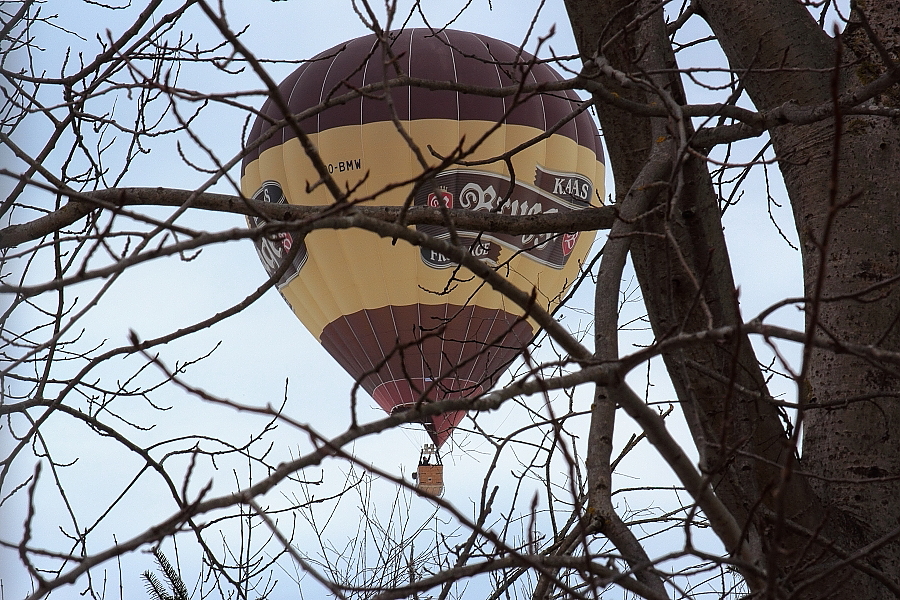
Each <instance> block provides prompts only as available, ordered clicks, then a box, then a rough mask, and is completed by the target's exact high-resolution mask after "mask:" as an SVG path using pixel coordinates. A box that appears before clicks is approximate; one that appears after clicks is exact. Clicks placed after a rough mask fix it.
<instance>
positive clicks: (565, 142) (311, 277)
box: [242, 120, 604, 337]
mask: <svg viewBox="0 0 900 600" xmlns="http://www.w3.org/2000/svg"><path fill="white" fill-rule="evenodd" d="M493 126H494V124H492V123H486V122H469V121H466V122H457V121H446V120H423V121H417V122H415V123H413V124H411V126H410V127H409V132H410V135H411V137H412V138H413V140H414V141H415V142H416V143H418V144H419V145H420V147H421V148H423V149H425V148H426V146H427V145H431V147H432V148H434V149H435V150H436V151H438V152H441V150H443V151H444V152H447V153H449V152H452V151H453V150H454V149H455V148H456V147H457V146H458V145H459V142H460V137H459V136H465V138H464V139H465V140H466V141H467V142H468V141H469V140H473V141H474V140H477V139H479V138H480V137H481V136H482V135H483V134H484V132H485V131H487V130H488V129H489V128H491V127H493ZM540 133H541V132H540V131H539V130H536V129H535V128H531V127H525V126H515V125H501V126H500V127H499V128H497V130H496V131H494V132H493V133H492V135H491V136H489V137H488V138H487V140H486V143H484V144H482V145H481V146H480V147H479V148H478V150H477V152H475V153H473V154H472V156H470V157H468V160H477V159H479V158H484V157H488V156H490V157H493V156H496V155H497V154H499V153H501V152H503V151H504V149H505V148H507V147H509V148H511V147H515V146H518V145H520V144H524V143H526V142H529V141H531V140H533V139H534V138H535V137H536V136H537V135H539V134H540ZM310 137H311V139H312V141H313V142H314V143H316V144H317V146H318V147H319V148H320V155H321V157H322V159H323V161H324V162H325V164H326V165H327V166H328V169H329V171H330V172H331V174H332V176H333V177H334V179H335V181H336V182H337V183H338V185H339V186H341V187H342V188H344V189H346V188H347V187H351V188H352V187H355V186H357V185H358V184H359V182H360V181H361V180H363V178H364V177H367V179H365V183H364V185H362V186H360V187H359V189H358V190H357V192H356V193H355V194H354V196H353V197H352V198H351V200H353V199H357V198H363V197H366V196H369V195H373V194H376V193H377V192H379V191H381V190H382V189H383V188H384V187H385V186H387V185H388V184H392V183H395V182H397V181H406V180H412V179H414V178H415V177H416V176H418V175H420V174H421V172H422V170H421V168H420V167H419V164H418V161H416V160H415V158H414V156H413V152H412V150H411V149H409V147H408V146H407V145H406V144H405V143H404V142H403V140H402V138H400V135H399V133H398V132H397V130H396V128H395V126H394V124H393V123H390V122H387V123H385V122H376V123H369V124H366V125H365V126H362V127H359V126H357V127H340V128H335V129H332V130H328V131H325V132H323V133H320V134H314V135H312V136H310ZM398 142H399V143H398ZM467 145H468V144H467ZM425 156H426V159H427V160H428V161H429V162H430V163H431V164H436V163H438V160H439V159H437V158H435V157H433V156H431V154H430V153H427V150H426V154H425ZM513 165H514V169H515V175H516V188H515V189H514V190H513V193H512V194H510V200H509V201H508V202H507V204H506V205H504V207H503V208H501V209H500V210H501V212H508V213H510V214H527V212H528V211H529V210H530V211H535V210H538V211H540V210H542V209H544V210H547V206H550V205H552V204H553V203H552V202H550V203H548V202H547V201H546V198H548V197H554V192H555V193H556V194H555V195H556V196H559V195H560V194H562V193H563V192H565V190H566V189H567V187H566V186H567V185H568V188H569V189H570V190H571V188H572V182H573V181H581V182H582V186H583V185H584V182H587V183H588V184H589V185H590V187H591V189H592V193H591V195H590V196H589V197H585V198H583V200H587V201H589V202H591V203H592V204H594V205H596V204H598V203H599V202H598V193H594V192H593V190H602V182H603V179H602V177H603V168H604V167H603V164H602V163H600V162H599V161H597V159H596V156H594V154H593V153H592V152H591V151H589V150H588V149H586V148H584V147H583V146H580V145H578V144H576V143H575V142H574V141H573V140H571V139H569V138H567V137H563V136H550V137H549V138H548V139H545V140H542V141H540V142H538V143H535V144H533V145H532V146H530V147H527V148H525V149H523V150H522V151H521V152H520V153H519V154H517V155H516V156H515V157H514V158H513ZM572 165H578V166H579V167H580V166H581V165H585V166H586V168H584V169H583V170H581V169H579V171H577V172H573V171H572ZM448 172H450V175H448V176H452V177H453V178H455V180H456V181H459V180H460V179H461V178H462V179H466V178H467V176H468V175H469V174H471V177H476V176H477V178H479V182H480V183H473V182H469V183H467V184H466V185H464V186H461V190H467V193H468V195H469V196H470V197H471V198H472V199H470V201H469V204H468V205H465V206H464V205H462V204H455V205H454V207H463V208H475V209H479V210H486V209H490V208H491V206H493V208H494V209H496V208H497V206H496V205H497V204H498V203H499V202H500V201H501V200H502V198H503V195H502V194H501V192H500V186H501V185H507V186H508V172H507V169H506V167H505V164H504V163H503V162H502V161H500V162H494V163H491V164H487V165H481V166H478V167H477V168H459V167H456V168H453V169H448ZM541 174H542V175H543V177H544V179H545V180H546V181H544V183H543V184H542V186H541V185H536V184H538V183H540V182H536V181H535V180H536V177H537V176H538V175H541ZM317 177H318V174H317V173H316V171H315V170H314V169H313V166H312V162H311V161H310V160H309V159H308V158H307V157H306V156H305V154H304V152H303V150H302V148H301V147H300V144H299V142H298V141H297V140H296V139H292V140H288V141H287V142H285V143H283V144H282V145H281V146H277V147H274V148H270V149H268V150H266V151H265V152H263V153H262V154H261V156H260V157H259V158H258V159H257V160H256V161H254V162H253V163H252V164H251V165H248V168H247V169H246V170H245V175H244V178H243V180H242V186H243V188H244V193H245V194H248V195H252V194H253V193H254V192H256V190H257V189H259V187H260V186H261V185H262V183H263V182H265V181H269V180H274V181H278V182H280V183H281V184H282V186H283V188H284V194H285V196H286V199H287V201H288V202H290V203H292V204H301V205H312V206H321V205H328V204H331V203H332V202H333V198H331V197H330V195H329V194H328V192H327V190H326V188H325V187H324V186H318V187H317V188H316V189H315V190H313V192H312V193H307V192H306V189H307V186H308V185H309V184H311V183H312V182H315V181H316V180H317ZM442 177H443V174H442V175H439V176H438V181H439V182H441V178H442ZM471 177H469V178H471ZM543 188H547V189H543ZM554 188H555V189H554ZM576 188H577V185H576ZM412 189H413V188H412V186H411V185H406V186H403V187H401V188H397V189H394V190H391V191H388V192H385V193H382V194H380V195H378V197H377V198H376V199H375V200H374V201H371V202H370V204H377V205H388V206H400V205H402V204H403V203H404V202H405V201H407V199H408V195H409V194H410V193H411V192H412ZM461 190H456V191H457V192H459V191H461ZM473 190H475V191H474V192H473ZM579 191H583V190H579ZM440 193H443V192H439V194H440ZM428 194H429V192H428V191H427V190H422V191H420V194H419V195H420V196H423V195H424V196H427V195H428ZM523 194H524V195H526V196H527V197H528V198H529V199H530V200H528V199H526V200H521V199H519V198H518V196H519V195H523ZM600 194H602V192H600ZM451 195H453V194H451ZM535 198H537V199H538V200H541V199H542V198H543V200H541V202H543V205H539V203H538V202H537V201H535ZM578 199H579V200H582V199H581V198H578ZM457 201H458V202H460V203H461V202H464V201H465V198H464V197H462V196H461V197H460V198H459V199H458V200H457ZM555 201H556V205H553V206H551V208H549V210H560V209H561V208H562V205H564V204H566V202H564V201H562V200H559V198H556V200H555ZM491 203H493V205H492V204H491ZM571 204H572V202H568V205H571ZM557 205H559V206H557ZM530 214H534V213H533V212H532V213H530ZM520 237H521V236H520ZM524 237H525V238H527V237H528V236H524ZM557 237H558V236H557ZM592 237H593V236H590V235H580V236H578V238H577V241H575V242H574V247H573V248H571V249H570V250H569V253H568V254H567V256H566V258H565V261H564V263H563V262H560V261H558V260H557V263H559V264H554V265H548V264H547V262H546V261H544V262H541V261H540V260H535V259H534V257H532V256H529V255H528V254H520V255H518V256H516V257H515V258H513V255H514V254H516V253H520V252H521V248H522V247H523V244H524V245H525V246H528V245H529V244H531V245H534V244H536V243H537V242H538V241H539V240H537V239H523V240H522V241H520V242H518V243H517V242H515V241H511V240H495V241H493V242H489V243H488V244H487V245H489V246H490V247H491V250H490V252H491V253H492V255H491V256H487V257H486V259H487V260H488V261H489V262H491V263H493V264H498V265H504V264H506V263H507V262H509V264H510V268H509V270H508V275H507V276H508V279H509V280H510V281H511V282H512V283H514V284H515V285H517V286H519V287H521V288H523V289H525V290H530V289H531V288H532V287H537V288H538V291H539V298H542V299H543V300H542V304H543V305H544V307H545V308H546V307H547V306H548V304H549V302H550V300H552V299H553V298H556V297H558V296H559V295H560V294H561V292H562V291H563V290H564V288H565V287H566V286H567V285H568V284H570V283H571V282H572V281H573V280H574V278H575V277H576V276H577V273H578V267H579V263H580V262H581V261H582V260H583V258H584V256H585V254H586V253H587V251H588V249H589V246H590V243H591V241H592V240H591V238H592ZM469 239H470V240H472V239H474V237H473V236H470V237H469ZM306 245H307V248H308V251H309V259H308V260H307V263H306V264H305V265H304V267H303V268H302V269H301V270H300V273H299V275H298V277H296V278H295V279H294V280H292V281H291V282H289V283H288V284H287V286H285V287H284V288H283V289H282V293H283V294H284V296H285V298H286V299H287V300H288V302H289V303H290V304H291V306H292V307H293V308H294V311H295V313H296V314H297V316H298V317H299V318H300V319H301V321H302V322H303V323H304V325H306V326H307V327H308V328H309V330H310V331H311V332H312V333H313V334H314V335H316V337H319V335H320V334H321V331H322V329H323V328H324V327H325V326H326V325H327V324H328V323H330V322H332V321H333V320H334V319H336V318H338V317H339V316H341V315H345V314H350V313H352V312H356V311H358V310H363V309H370V308H378V307H382V306H386V305H392V306H406V305H412V304H441V303H450V304H455V305H460V306H462V305H465V304H467V303H472V302H474V303H475V304H477V305H479V306H483V307H485V308H489V309H499V308H502V309H505V310H508V311H509V312H513V313H515V314H521V310H519V309H514V308H513V307H511V306H510V305H509V304H510V303H509V302H508V301H506V300H505V299H504V298H503V297H502V296H500V295H499V294H497V293H496V292H494V291H493V290H491V289H490V288H487V287H484V286H482V288H481V289H480V290H477V288H478V286H479V285H480V281H479V280H477V278H473V275H472V274H471V273H469V272H468V271H467V270H465V269H463V270H461V271H460V272H459V273H458V274H457V277H456V278H455V279H457V280H462V281H454V282H450V281H449V280H450V278H451V276H452V274H453V273H454V268H453V267H452V266H450V265H440V268H435V267H434V265H433V264H432V265H430V266H429V265H428V264H426V263H425V262H424V260H423V251H422V250H420V249H419V248H415V247H412V246H410V245H409V244H406V243H404V242H402V241H399V242H398V243H397V244H395V245H394V244H391V240H389V239H384V238H380V237H379V236H377V235H375V234H372V233H369V232H365V231H359V230H337V231H335V230H317V231H314V232H312V233H310V234H309V235H308V236H307V238H306ZM500 272H501V273H504V274H506V271H505V270H503V269H501V271H500ZM448 286H449V288H450V291H449V293H446V294H442V295H439V294H438V293H437V292H442V291H444V290H445V288H448ZM476 290H477V291H476ZM473 294H475V295H474V296H473Z"/></svg>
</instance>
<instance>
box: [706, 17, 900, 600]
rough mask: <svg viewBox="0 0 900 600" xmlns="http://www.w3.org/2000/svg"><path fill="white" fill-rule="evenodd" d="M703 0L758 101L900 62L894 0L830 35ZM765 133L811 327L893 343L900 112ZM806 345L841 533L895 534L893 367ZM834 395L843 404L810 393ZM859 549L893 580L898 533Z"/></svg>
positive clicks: (830, 498) (813, 445)
mask: <svg viewBox="0 0 900 600" xmlns="http://www.w3.org/2000/svg"><path fill="white" fill-rule="evenodd" d="M770 5H771V6H770ZM863 6H864V8H865V13H863V12H862V11H861V10H860V7H863ZM702 7H703V11H704V14H705V17H706V19H707V21H708V22H709V24H710V26H711V27H712V28H713V31H714V32H715V33H716V36H717V37H718V38H719V40H720V41H721V43H722V47H723V48H724V50H725V52H726V54H727V55H728V57H729V60H730V61H731V63H732V66H733V67H735V68H738V69H750V72H749V73H748V76H747V77H745V78H744V80H745V82H746V86H747V91H748V93H749V95H750V97H751V98H752V100H753V101H754V103H755V104H756V105H757V106H758V107H759V108H761V109H769V108H774V107H776V106H779V105H781V104H783V103H785V102H789V101H793V102H796V103H798V104H800V105H801V106H803V105H816V104H823V103H826V102H828V101H829V100H831V99H833V98H836V97H837V96H839V95H843V94H847V93H849V92H852V91H854V89H858V88H859V87H861V86H863V85H865V84H867V83H869V82H870V81H872V80H873V79H875V78H876V77H878V76H879V75H881V74H883V73H884V72H886V71H887V70H895V71H896V70H897V69H898V68H900V66H898V62H897V60H898V56H900V52H898V51H900V3H898V2H896V1H891V0H881V1H875V2H866V3H865V4H864V5H863V3H860V6H858V7H856V10H855V11H854V13H853V14H852V15H851V23H850V25H848V27H847V28H846V29H845V30H844V32H843V33H842V34H841V36H840V38H839V39H838V40H833V39H831V38H829V37H828V36H826V35H825V33H824V32H823V31H822V30H821V29H819V27H818V25H817V24H816V23H815V22H814V21H813V19H812V18H811V17H810V16H809V14H808V13H807V12H806V10H805V9H803V7H801V6H800V5H799V4H795V3H781V2H768V3H753V4H752V5H750V4H745V3H742V2H703V3H702ZM773 11H779V12H777V13H776V12H773ZM788 12H789V13H790V14H786V13H788ZM736 15H737V17H738V18H735V16H736ZM773 16H774V17H775V18H773ZM737 23H740V26H737ZM763 30H765V37H764V38H757V39H765V40H766V43H765V44H759V43H757V42H756V40H754V39H753V37H754V36H755V35H758V34H759V32H762V31H763ZM838 64H840V65H841V69H840V71H839V76H838V74H836V71H835V67H836V65H838ZM755 68H758V69H759V71H756V72H754V69H755ZM898 97H900V92H898V90H897V86H894V88H893V89H890V90H888V92H887V93H885V94H882V95H881V96H879V97H876V98H875V99H874V101H873V102H872V103H871V104H872V105H873V106H886V107H893V108H896V107H898V106H900V102H898ZM770 133H771V136H772V141H773V144H774V148H775V152H776V155H777V156H778V158H779V166H780V168H781V171H782V174H783V175H784V181H785V185H786V187H787V190H788V194H789V197H790V200H791V206H792V207H793V212H794V218H795V222H796V227H797V230H798V233H799V234H800V240H801V244H802V245H801V252H802V257H803V266H804V289H805V295H806V297H807V299H808V302H807V304H806V316H807V329H808V332H809V334H810V335H811V334H813V333H818V334H825V335H829V336H833V337H834V339H836V340H840V341H844V342H850V343H858V344H865V345H872V346H878V347H880V348H882V349H885V350H892V351H896V350H897V349H900V282H898V281H897V278H898V276H900V123H898V121H897V120H896V119H889V118H885V117H880V116H860V115H855V116H852V117H841V118H839V119H834V118H832V119H827V120H825V121H822V122H819V123H814V124H811V125H803V126H793V125H784V126H781V127H776V128H774V129H772V130H771V132H770ZM805 358H806V362H805V364H804V368H803V374H804V375H805V380H804V381H803V387H804V390H803V391H804V393H803V396H804V397H803V398H801V400H802V401H805V402H807V403H808V404H807V410H805V411H803V420H804V423H805V430H804V440H803V461H804V468H805V469H806V470H808V471H809V472H810V473H812V474H814V475H815V476H816V478H815V479H814V480H813V481H814V485H815V487H816V490H817V491H818V493H819V495H820V497H821V498H822V500H823V501H824V503H825V504H826V505H827V506H828V508H829V510H830V512H831V514H832V515H834V516H835V517H834V520H835V521H838V522H840V523H841V524H842V527H841V529H842V533H843V536H844V537H845V540H844V544H843V545H845V547H847V548H848V549H849V550H851V551H853V550H856V549H858V548H861V547H863V546H865V545H866V544H869V543H872V542H874V541H876V540H879V539H880V538H882V537H883V536H885V535H891V534H892V533H893V534H894V535H896V532H897V529H898V526H900V439H898V437H900V402H898V395H897V393H898V390H900V377H898V373H897V371H896V370H892V369H888V368H885V366H884V365H879V364H876V363H873V362H870V361H866V360H863V359H861V358H858V357H855V356H853V355H852V354H851V353H833V352H828V351H822V350H812V349H810V350H809V351H808V353H807V355H806V357H805ZM835 401H838V402H841V401H845V402H846V404H845V405H841V406H830V407H828V408H818V407H817V406H816V405H817V404H822V403H825V402H828V403H829V404H831V403H834V402H835ZM867 561H869V562H870V563H871V564H872V565H873V566H875V567H876V568H878V569H881V570H882V571H884V573H885V574H887V575H888V576H890V577H891V578H892V579H893V580H894V581H898V580H900V544H898V543H897V542H896V541H894V542H892V543H889V544H886V545H885V546H884V547H882V548H881V549H879V551H878V552H876V553H875V554H873V555H871V556H869V557H867ZM860 585H865V586H867V587H866V588H865V589H868V592H867V593H866V594H864V597H868V598H876V597H881V596H884V595H886V592H885V590H884V587H883V586H881V585H879V584H878V583H877V582H875V581H874V580H872V579H870V578H864V579H862V581H861V582H860Z"/></svg>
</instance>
